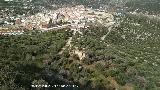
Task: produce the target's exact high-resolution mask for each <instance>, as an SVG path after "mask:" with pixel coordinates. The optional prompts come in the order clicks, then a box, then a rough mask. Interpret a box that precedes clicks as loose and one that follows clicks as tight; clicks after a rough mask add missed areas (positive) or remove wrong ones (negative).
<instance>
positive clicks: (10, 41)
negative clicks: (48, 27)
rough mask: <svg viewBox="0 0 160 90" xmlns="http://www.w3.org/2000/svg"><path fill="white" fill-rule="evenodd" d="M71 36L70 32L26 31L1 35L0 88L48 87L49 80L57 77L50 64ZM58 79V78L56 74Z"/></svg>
mask: <svg viewBox="0 0 160 90" xmlns="http://www.w3.org/2000/svg"><path fill="white" fill-rule="evenodd" d="M70 35H71V32H70V31H69V30H67V29H62V30H58V31H57V30H54V31H49V32H45V33H40V32H38V31H33V32H26V33H25V34H23V35H17V36H0V84H1V86H0V89H1V90H21V89H26V90H30V89H31V84H37V83H40V84H46V83H49V84H50V83H51V82H49V81H47V80H48V79H46V77H48V76H47V75H48V74H51V76H50V77H52V79H51V80H53V81H55V82H56V80H57V82H58V81H61V82H62V80H60V79H59V78H56V79H54V78H55V77H56V72H54V71H50V70H48V69H47V68H48V67H47V65H48V64H50V63H51V62H52V60H54V58H55V57H56V56H57V54H58V52H59V51H60V50H61V48H62V47H63V46H64V45H65V42H66V39H68V37H69V36H70ZM47 62H48V64H47ZM57 76H58V75H57Z"/></svg>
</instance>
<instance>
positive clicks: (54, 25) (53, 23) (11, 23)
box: [0, 5, 114, 35]
mask: <svg viewBox="0 0 160 90" xmlns="http://www.w3.org/2000/svg"><path fill="white" fill-rule="evenodd" d="M109 22H113V23H114V17H113V15H112V14H111V13H109V12H107V11H104V10H93V9H91V8H86V7H84V6H83V5H78V6H75V7H64V8H59V9H57V10H46V11H43V12H39V13H37V14H35V15H31V16H25V15H19V16H18V17H5V19H4V18H0V34H3V35H6V34H9V35H17V34H23V32H24V30H40V31H48V30H53V29H59V28H70V29H72V30H75V29H76V30H79V29H81V28H88V27H90V26H92V25H94V26H95V25H97V23H99V24H103V25H104V26H105V25H108V24H106V23H109Z"/></svg>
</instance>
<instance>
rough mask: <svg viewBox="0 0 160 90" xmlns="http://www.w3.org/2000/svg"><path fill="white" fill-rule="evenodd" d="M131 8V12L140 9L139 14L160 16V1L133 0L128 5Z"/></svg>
mask: <svg viewBox="0 0 160 90" xmlns="http://www.w3.org/2000/svg"><path fill="white" fill-rule="evenodd" d="M126 6H127V7H129V11H134V10H136V9H139V10H138V12H143V13H146V11H148V12H149V14H159V13H160V1H159V0H133V1H129V2H127V3H126Z"/></svg>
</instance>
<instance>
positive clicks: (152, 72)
mask: <svg viewBox="0 0 160 90" xmlns="http://www.w3.org/2000/svg"><path fill="white" fill-rule="evenodd" d="M159 25H160V21H158V20H153V19H148V18H147V17H142V16H133V15H126V16H125V17H124V18H122V21H121V23H120V25H119V26H118V27H115V28H114V29H113V30H112V31H111V32H110V34H108V35H107V36H106V38H105V40H104V41H101V39H100V37H102V36H103V35H104V34H105V33H107V32H108V31H107V29H106V28H100V27H97V28H95V27H94V28H90V29H89V30H83V33H84V36H81V35H77V37H75V39H74V44H75V45H76V46H77V47H79V48H85V50H86V55H87V56H86V58H84V60H83V63H84V64H86V65H87V66H88V68H89V69H93V68H94V69H93V70H94V72H95V73H96V72H98V74H99V75H97V76H92V77H90V80H91V81H92V80H93V79H92V78H97V77H99V78H101V79H102V81H101V83H104V82H105V81H106V80H108V77H112V80H110V81H109V83H110V84H111V85H112V86H113V87H115V88H118V87H116V84H115V82H114V83H113V81H114V80H115V81H116V82H117V84H118V85H120V88H121V89H122V88H123V89H122V90H124V88H126V87H130V88H131V87H132V88H134V89H135V90H142V89H144V90H157V89H159V88H160V87H159V85H160V84H159V78H160V77H159V74H160V73H159V68H160V61H159V60H160V56H159V55H160V52H159V48H160V26H159ZM76 38H79V39H76ZM104 85H106V84H104ZM114 85H115V86H114ZM121 86H124V87H121ZM106 87H107V86H106Z"/></svg>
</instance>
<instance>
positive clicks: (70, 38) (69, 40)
mask: <svg viewBox="0 0 160 90" xmlns="http://www.w3.org/2000/svg"><path fill="white" fill-rule="evenodd" d="M71 42H72V37H69V39H68V40H67V43H66V45H65V46H64V47H63V48H62V49H61V51H60V52H59V53H58V54H62V53H63V52H64V51H65V50H66V49H67V47H71Z"/></svg>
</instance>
